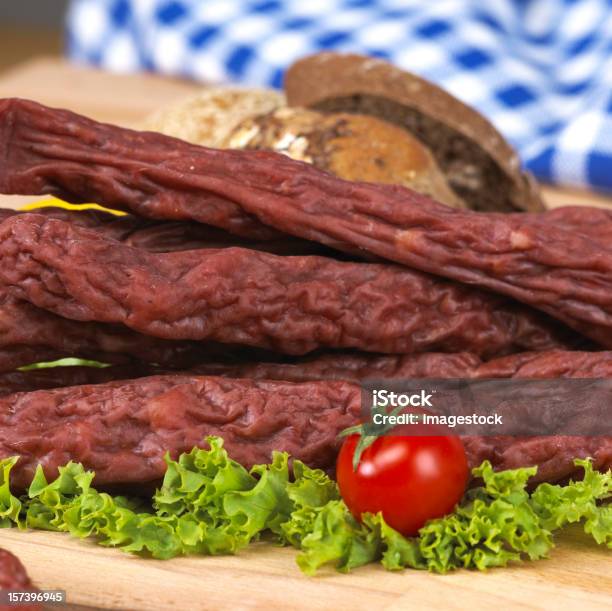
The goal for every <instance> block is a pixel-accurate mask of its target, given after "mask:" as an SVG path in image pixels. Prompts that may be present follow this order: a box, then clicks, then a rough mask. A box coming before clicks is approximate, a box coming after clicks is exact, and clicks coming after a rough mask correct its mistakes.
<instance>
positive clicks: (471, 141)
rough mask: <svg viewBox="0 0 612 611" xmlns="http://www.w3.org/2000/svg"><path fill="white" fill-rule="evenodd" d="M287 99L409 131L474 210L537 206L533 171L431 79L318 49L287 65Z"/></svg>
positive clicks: (476, 115) (490, 127) (540, 206)
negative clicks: (376, 119) (379, 120)
mask: <svg viewBox="0 0 612 611" xmlns="http://www.w3.org/2000/svg"><path fill="white" fill-rule="evenodd" d="M285 92H286V95H287V101H288V104H289V105H290V106H307V107H310V108H312V109H315V110H317V111H320V112H326V113H338V112H348V113H358V114H366V115H372V116H375V117H379V118H383V119H384V120H386V121H390V122H393V123H395V124H396V125H398V126H401V127H402V128H404V129H406V130H408V131H409V132H411V133H412V134H414V135H415V136H417V138H418V139H419V140H421V142H423V143H424V144H425V145H426V146H427V147H429V148H430V149H431V151H432V153H433V154H434V156H435V158H436V160H437V162H438V165H439V166H440V168H441V169H442V171H443V172H444V174H445V176H446V178H447V180H448V183H449V185H450V187H451V188H452V189H453V190H454V192H455V193H456V194H457V195H458V196H459V197H460V198H462V199H463V200H465V201H466V202H467V205H468V206H469V207H470V208H472V209H474V210H490V211H498V212H512V211H516V210H530V211H535V210H541V209H543V203H542V199H541V197H540V195H539V192H538V189H537V186H536V183H535V181H534V180H533V178H532V177H531V176H530V175H529V174H526V173H524V172H522V171H521V168H520V162H519V159H518V156H517V154H516V152H515V151H514V150H513V149H512V147H511V146H510V145H509V144H508V142H507V141H506V140H504V138H503V137H502V136H501V134H500V133H499V132H498V131H497V130H496V129H495V128H494V127H493V125H492V124H491V123H489V121H487V120H486V119H485V118H484V117H483V116H482V115H480V114H479V113H478V112H476V111H475V110H473V109H472V108H470V107H468V106H466V105H465V104H463V103H462V102H460V101H459V100H457V99H456V98H455V97H453V96H451V95H450V94H449V93H447V92H446V91H444V90H442V89H440V88H439V87H437V86H436V85H433V84H432V83H430V82H428V81H426V80H424V79H422V78H419V77H417V76H415V75H413V74H410V73H409V72H406V71H403V70H400V69H399V68H396V67H395V66H393V65H391V64H389V63H387V62H385V61H382V60H379V59H373V58H369V57H364V56H361V55H352V54H347V55H343V54H337V53H319V54H317V55H313V56H310V57H306V58H304V59H302V60H299V61H298V62H296V63H295V64H293V66H291V68H290V69H289V70H288V71H287V73H286V76H285Z"/></svg>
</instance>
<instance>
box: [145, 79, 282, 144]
mask: <svg viewBox="0 0 612 611" xmlns="http://www.w3.org/2000/svg"><path fill="white" fill-rule="evenodd" d="M284 103H285V97H284V95H283V94H282V93H280V92H278V91H275V90H273V89H238V88H230V87H210V88H207V89H203V90H202V92H201V93H199V94H198V95H196V96H193V97H190V98H187V99H186V100H183V101H180V102H178V103H177V104H175V105H173V106H170V107H168V108H163V109H161V110H159V111H157V112H155V113H154V114H153V115H151V116H150V117H148V118H147V119H146V120H145V121H144V123H143V125H142V126H141V127H142V129H145V130H150V131H155V132H161V133H162V134H166V135H167V136H174V137H175V138H180V139H181V140H185V141H187V142H193V143H194V144H200V145H202V146H210V147H214V148H220V147H221V146H222V145H221V143H222V142H224V141H225V140H226V139H227V136H228V134H229V133H230V132H232V131H233V130H234V128H235V127H236V126H237V125H238V124H239V123H241V122H242V121H243V120H244V119H245V118H247V117H251V116H255V115H260V114H263V113H267V112H270V111H272V110H274V109H275V108H278V107H279V106H283V105H284Z"/></svg>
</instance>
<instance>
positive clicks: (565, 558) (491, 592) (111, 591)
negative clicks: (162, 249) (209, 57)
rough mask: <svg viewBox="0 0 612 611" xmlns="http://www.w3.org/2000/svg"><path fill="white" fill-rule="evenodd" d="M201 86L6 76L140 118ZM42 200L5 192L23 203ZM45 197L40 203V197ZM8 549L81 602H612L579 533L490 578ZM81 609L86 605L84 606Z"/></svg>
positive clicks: (388, 605) (80, 107)
mask: <svg viewBox="0 0 612 611" xmlns="http://www.w3.org/2000/svg"><path fill="white" fill-rule="evenodd" d="M198 89H199V86H197V85H194V84H192V83H187V82H183V81H176V80H170V79H164V78H159V77H154V76H148V75H144V76H118V75H110V74H106V73H102V72H97V71H94V70H90V69H86V68H75V67H71V66H69V65H67V64H66V63H65V62H63V61H61V60H57V59H41V60H36V61H34V62H30V63H28V64H25V65H24V66H22V67H19V68H17V69H15V70H13V71H11V72H8V73H5V74H4V75H0V97H8V96H19V97H27V98H32V99H35V100H38V101H40V102H43V103H45V104H49V105H54V106H61V107H65V108H70V109H72V110H75V111H77V112H81V113H83V114H86V115H89V116H92V117H94V118H97V119H100V120H103V121H109V122H115V123H119V124H123V125H136V124H137V123H138V122H139V121H140V120H142V118H143V117H144V116H145V115H146V114H147V113H149V112H151V111H152V110H154V109H156V108H158V107H160V106H163V105H165V104H168V103H169V102H171V101H173V100H175V99H178V98H180V97H181V96H185V95H188V94H190V93H193V92H195V91H197V90H198ZM546 196H547V201H548V204H549V205H551V206H555V205H564V204H570V203H572V204H591V205H612V200H610V199H606V198H604V197H599V196H595V195H592V194H588V193H584V192H576V191H573V192H572V191H564V190H557V189H547V190H546ZM32 199H33V198H21V197H16V198H13V197H0V206H2V207H6V206H11V207H16V208H17V207H19V206H21V205H22V204H23V203H25V202H27V201H30V200H32ZM34 199H36V198H34ZM0 547H4V548H6V549H9V550H11V551H13V552H15V553H16V554H18V555H19V556H20V558H21V559H22V561H23V562H24V564H25V565H26V567H27V568H28V571H29V572H30V575H31V576H32V579H33V580H34V582H35V583H36V584H37V585H38V586H39V587H41V588H58V589H64V590H66V592H67V596H68V601H69V603H71V604H72V605H78V606H79V607H78V608H82V607H85V608H90V609H91V608H94V609H98V608H100V609H135V610H141V609H142V610H143V611H144V610H146V611H148V610H151V609H153V610H157V609H160V610H166V609H168V610H175V609H176V610H181V611H182V610H191V609H194V610H195V609H207V610H208V609H273V608H287V609H329V608H336V609H354V610H359V609H364V610H366V609H367V610H368V611H371V610H372V609H408V608H414V609H430V608H431V609H433V608H444V609H487V610H489V611H490V610H491V609H495V608H496V609H500V610H501V609H508V608H519V609H521V608H523V609H553V608H554V609H575V608H577V607H581V608H584V609H610V608H611V607H612V554H610V552H609V551H608V550H606V549H604V548H600V547H598V546H596V545H594V544H592V543H591V542H590V541H589V540H588V539H587V538H586V537H585V536H584V535H583V534H581V532H580V530H579V529H571V530H569V531H567V532H565V533H563V534H562V535H561V536H560V537H559V538H558V547H557V549H555V550H554V552H553V553H552V555H551V558H550V559H549V560H545V561H541V562H536V563H527V564H525V565H521V566H516V567H512V568H509V569H502V570H493V571H490V572H488V573H486V574H480V573H471V572H467V571H459V572H456V573H454V574H452V575H447V576H439V575H429V574H427V573H421V572H418V571H406V572H403V573H388V572H386V571H384V570H382V569H381V568H380V567H375V566H370V567H365V568H363V569H360V570H358V571H355V572H354V573H353V574H351V575H338V574H336V573H334V572H333V571H325V572H323V573H322V574H321V575H320V576H318V577H316V578H307V577H304V576H303V575H302V574H301V573H300V571H299V569H298V568H297V566H296V564H295V552H294V551H293V550H290V549H279V548H277V547H274V546H271V545H267V544H258V545H254V546H252V547H251V549H249V550H247V551H245V552H243V553H241V554H239V555H238V556H235V557H219V558H200V557H197V558H179V559H175V560H171V561H155V560H144V559H141V558H137V557H132V556H127V555H125V554H123V553H121V552H119V551H116V550H109V549H104V548H100V547H98V546H96V545H94V544H92V543H91V542H87V541H76V540H74V539H71V538H70V537H69V536H67V535H63V534H57V533H44V532H18V531H16V530H0ZM74 608H75V609H76V608H77V607H74Z"/></svg>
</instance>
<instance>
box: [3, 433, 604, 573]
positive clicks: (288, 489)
mask: <svg viewBox="0 0 612 611" xmlns="http://www.w3.org/2000/svg"><path fill="white" fill-rule="evenodd" d="M207 441H208V444H209V447H208V449H202V448H194V449H193V450H192V451H191V452H188V453H185V454H182V455H181V456H179V458H178V459H177V460H172V459H171V458H170V457H169V456H166V457H165V462H166V466H167V469H166V473H165V477H164V479H163V482H162V485H161V487H160V488H159V490H157V491H156V492H155V494H154V495H153V497H152V499H150V500H149V502H148V503H147V502H145V501H143V500H142V499H140V500H138V499H129V498H126V497H123V496H111V495H109V494H106V493H103V492H99V491H97V490H96V489H95V488H93V487H92V482H93V479H94V473H92V472H88V471H86V470H85V469H84V468H83V467H82V466H81V465H79V464H75V463H68V464H67V465H66V466H64V467H62V468H60V469H59V474H58V476H57V478H56V479H54V480H53V481H51V482H49V481H47V479H46V478H45V475H44V472H43V470H42V468H41V467H39V468H38V469H37V470H36V473H35V476H34V478H33V480H32V483H31V485H30V488H29V490H28V493H27V494H26V495H24V496H22V497H21V498H18V497H16V496H14V495H13V494H12V493H11V490H10V484H9V482H10V473H11V469H13V467H14V466H15V464H16V462H17V458H8V459H4V460H1V461H0V527H7V526H13V525H17V526H19V527H21V528H37V529H45V530H53V531H61V532H67V533H70V534H71V535H72V536H75V537H79V538H87V537H94V538H95V539H96V540H97V541H98V542H99V543H100V544H101V545H106V546H112V547H117V548H119V549H122V550H123V551H125V552H131V553H138V554H144V555H150V556H153V557H155V558H160V559H166V558H172V557H175V556H179V555H185V554H233V553H236V552H238V551H239V550H241V549H243V548H244V547H246V546H247V545H248V544H249V543H251V542H252V541H256V540H258V539H259V538H261V537H262V536H267V537H268V538H272V539H273V540H275V541H277V542H278V543H279V544H281V545H291V546H293V547H295V548H296V549H298V550H299V553H298V555H297V563H298V565H299V567H300V568H301V569H302V571H304V572H305V573H306V574H309V575H311V574H313V573H315V572H316V571H317V570H319V569H320V568H321V567H323V566H325V565H330V566H333V567H334V568H335V569H336V570H338V571H342V572H348V571H350V570H352V569H354V568H356V567H359V566H362V565H364V564H368V563H371V562H380V563H381V564H382V565H383V566H384V567H385V568H386V569H388V570H400V569H404V568H413V569H421V570H429V571H434V572H438V573H446V572H448V571H451V570H454V569H457V568H468V569H480V570H486V569H488V568H491V567H499V566H505V565H507V564H508V563H510V562H518V561H522V560H526V559H529V560H536V559H539V558H544V557H546V556H547V555H548V553H549V552H550V550H551V549H552V548H553V546H554V541H553V533H554V531H556V530H558V529H560V528H563V527H565V526H566V525H568V524H571V523H576V522H581V523H582V524H583V528H584V530H585V532H586V533H587V534H589V535H590V536H591V537H592V538H593V539H594V540H595V541H596V542H597V543H599V544H602V545H607V546H608V547H611V548H612V507H611V506H610V505H606V504H605V503H606V501H609V500H610V498H611V497H612V473H610V472H607V473H600V472H597V471H595V470H594V469H593V467H592V464H591V462H590V461H588V460H577V461H576V465H577V466H580V467H582V468H583V469H584V478H583V479H582V480H579V481H575V482H574V481H572V482H570V483H569V484H568V485H566V486H559V485H552V484H540V485H539V486H538V487H537V488H536V489H535V490H534V491H533V493H531V494H530V493H529V491H528V489H527V484H528V481H529V479H530V478H531V477H532V476H533V475H534V474H535V473H536V468H535V467H534V468H524V469H514V470H508V471H502V472H495V471H494V470H493V468H492V467H491V465H490V464H489V463H488V462H485V463H483V464H482V465H481V466H480V467H478V468H477V469H474V470H473V474H474V476H475V477H478V478H480V479H481V480H482V482H483V484H482V486H480V487H478V488H474V489H472V490H469V491H468V492H467V493H466V495H465V497H464V499H463V500H462V502H461V503H460V504H459V505H458V506H457V507H456V508H455V511H454V512H453V513H451V514H449V515H447V516H445V517H443V518H440V519H436V520H431V521H430V522H428V523H427V524H426V525H425V526H424V527H423V528H422V529H421V530H420V531H419V534H418V536H417V537H414V538H405V537H403V536H402V535H401V534H399V533H398V532H397V531H395V530H393V529H392V528H391V527H390V526H389V525H388V524H386V523H385V521H384V519H383V517H382V516H381V515H380V514H379V515H369V514H368V515H364V516H362V520H361V521H357V520H356V519H355V518H354V517H353V516H352V515H351V513H350V511H349V510H348V508H347V506H346V505H345V503H344V502H343V501H342V499H341V498H340V494H339V491H338V487H337V485H336V483H335V482H334V481H333V480H331V479H330V478H329V477H328V476H327V475H326V474H325V473H324V472H323V471H320V470H318V469H311V468H309V467H308V466H306V465H305V464H303V463H301V462H300V461H297V460H294V461H293V462H291V461H290V460H289V456H288V455H287V454H284V453H279V452H277V453H274V455H273V457H272V462H271V463H270V464H267V465H256V466H254V467H253V468H252V469H250V470H247V469H245V468H244V467H243V466H242V465H240V464H239V463H237V462H235V461H234V460H232V459H231V458H230V457H229V456H228V454H227V452H226V450H225V449H224V448H223V441H222V440H221V439H220V438H217V437H210V438H208V439H207Z"/></svg>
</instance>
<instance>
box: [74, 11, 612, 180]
mask: <svg viewBox="0 0 612 611" xmlns="http://www.w3.org/2000/svg"><path fill="white" fill-rule="evenodd" d="M67 29H68V51H69V55H70V57H71V58H72V59H74V60H77V61H79V62H85V63H89V64H93V65H96V66H102V67H104V68H107V69H110V70H115V71H121V72H129V71H135V70H141V69H146V70H153V71H157V72H161V73H164V74H175V75H181V76H187V77H192V78H195V79H200V80H205V81H209V82H210V81H213V82H238V83H241V84H245V85H260V86H262V85H272V86H274V87H280V86H281V83H282V78H283V72H284V70H285V68H286V67H287V66H288V65H289V64H291V63H292V62H293V61H294V60H296V59H298V58H299V57H301V56H304V55H306V54H309V53H313V52H315V51H318V50H321V49H334V50H337V51H352V52H357V53H363V54H370V55H375V56H379V57H383V58H386V59H388V60H390V61H391V62H393V63H395V64H397V65H398V66H401V67H403V68H406V69H408V70H411V71H413V72H415V73H417V74H420V75H422V76H424V77H426V78H428V79H430V80H432V81H434V82H436V83H438V84H440V85H442V86H443V87H445V88H446V89H448V90H449V91H450V92H452V93H453V94H454V95H456V96H457V97H459V98H460V99H462V100H463V101H464V102H467V103H468V104H471V105H473V106H475V107H476V108H478V109H479V110H480V111H481V112H482V113H484V114H485V115H486V116H488V117H489V118H490V119H491V120H492V121H493V123H495V125H496V126H497V127H498V128H499V129H500V130H501V131H502V132H503V133H504V134H505V135H506V136H507V137H508V138H509V139H510V141H511V142H512V143H513V144H514V145H515V146H516V147H517V148H518V150H519V151H520V154H521V157H522V160H523V162H524V164H525V166H526V167H527V168H529V169H530V170H531V171H533V172H534V173H535V174H536V175H537V176H538V177H539V178H541V179H543V180H546V181H549V182H554V183H559V184H566V185H580V186H587V187H591V188H599V189H603V190H612V0H487V1H484V2H483V1H482V0H436V1H433V0H431V1H428V0H420V1H419V0H286V1H284V2H282V1H275V0H73V2H72V6H71V8H70V11H69V13H68V19H67Z"/></svg>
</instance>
